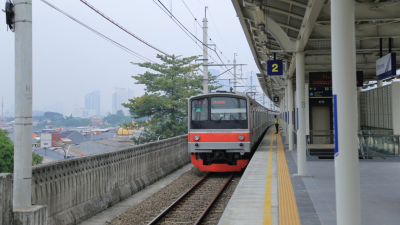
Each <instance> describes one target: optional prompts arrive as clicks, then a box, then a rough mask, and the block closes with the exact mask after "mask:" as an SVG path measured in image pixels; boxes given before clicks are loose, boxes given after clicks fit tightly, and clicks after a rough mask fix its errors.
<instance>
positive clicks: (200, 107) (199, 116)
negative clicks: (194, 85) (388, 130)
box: [192, 98, 208, 121]
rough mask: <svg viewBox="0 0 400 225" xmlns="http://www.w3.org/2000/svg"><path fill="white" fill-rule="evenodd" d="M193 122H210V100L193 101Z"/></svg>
mask: <svg viewBox="0 0 400 225" xmlns="http://www.w3.org/2000/svg"><path fill="white" fill-rule="evenodd" d="M192 120H193V121H201V120H208V99H207V98H201V99H196V100H193V101H192Z"/></svg>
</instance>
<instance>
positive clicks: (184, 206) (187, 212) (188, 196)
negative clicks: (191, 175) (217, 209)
mask: <svg viewBox="0 0 400 225" xmlns="http://www.w3.org/2000/svg"><path fill="white" fill-rule="evenodd" d="M214 176H217V177H215V178H214ZM224 176H226V174H224V175H219V176H218V175H214V174H213V175H210V173H208V174H207V175H206V176H204V177H203V178H202V179H200V180H199V181H198V182H197V183H196V184H194V185H193V186H192V187H191V188H190V189H189V190H188V191H186V192H185V193H184V194H182V195H181V196H180V197H179V198H178V199H177V200H175V201H174V202H173V203H172V204H171V205H170V206H168V207H167V208H166V209H165V210H164V211H162V212H161V213H160V214H159V215H158V216H157V217H155V218H154V219H153V220H152V221H151V222H149V223H148V225H153V224H162V223H163V222H168V221H166V220H171V219H172V220H180V219H181V220H183V221H182V222H187V221H188V220H193V219H192V218H191V217H192V215H193V214H199V216H198V217H197V219H194V220H193V223H194V224H200V223H201V222H202V221H203V219H204V218H205V217H206V216H207V214H208V212H209V210H210V209H211V208H212V207H213V205H214V203H215V202H216V201H217V200H218V198H219V196H220V195H221V193H223V191H224V189H225V187H226V186H228V184H229V181H231V179H232V178H233V176H234V173H232V174H231V175H230V176H229V177H228V178H226V179H225V182H223V184H222V185H221V184H216V183H222V182H221V179H220V178H221V177H224ZM216 185H217V186H216ZM210 187H211V189H213V188H215V187H217V188H218V187H219V188H218V189H217V190H214V189H213V190H208V188H210ZM210 192H211V193H210ZM209 196H213V197H212V198H211V199H210V200H209V201H206V203H208V204H207V205H205V206H204V207H196V206H195V205H196V204H199V203H201V202H202V201H201V200H200V199H199V198H203V197H205V198H207V197H208V198H210V197H209ZM193 203H194V204H193ZM194 208H195V209H194ZM201 210H203V211H202V212H201V213H198V212H199V211H201ZM173 214H176V215H179V217H180V218H179V217H178V218H177V217H176V215H175V217H174V215H173Z"/></svg>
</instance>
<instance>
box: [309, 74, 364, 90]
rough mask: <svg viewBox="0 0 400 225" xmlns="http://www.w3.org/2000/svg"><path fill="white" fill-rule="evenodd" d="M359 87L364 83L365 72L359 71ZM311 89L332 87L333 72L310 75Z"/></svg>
mask: <svg viewBox="0 0 400 225" xmlns="http://www.w3.org/2000/svg"><path fill="white" fill-rule="evenodd" d="M356 82H357V87H362V86H363V82H364V75H363V71H357V80H356ZM309 84H310V87H332V72H313V73H310V74H309Z"/></svg>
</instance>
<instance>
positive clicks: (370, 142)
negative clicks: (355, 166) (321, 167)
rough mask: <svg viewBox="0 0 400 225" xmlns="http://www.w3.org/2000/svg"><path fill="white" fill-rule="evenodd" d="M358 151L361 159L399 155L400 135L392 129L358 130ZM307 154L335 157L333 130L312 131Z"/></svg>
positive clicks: (307, 141) (307, 136) (307, 137)
mask: <svg viewBox="0 0 400 225" xmlns="http://www.w3.org/2000/svg"><path fill="white" fill-rule="evenodd" d="M357 142H358V153H359V156H360V159H373V158H380V159H385V158H386V157H399V147H400V135H393V131H392V130H360V131H358V140H357ZM306 145H307V146H306V148H307V156H318V157H319V158H333V157H334V146H335V145H334V134H333V131H331V130H326V131H315V130H314V131H310V135H306Z"/></svg>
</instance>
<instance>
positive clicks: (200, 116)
mask: <svg viewBox="0 0 400 225" xmlns="http://www.w3.org/2000/svg"><path fill="white" fill-rule="evenodd" d="M200 103H201V104H200ZM247 104H248V102H247V99H245V98H240V97H232V96H207V97H202V98H196V99H192V100H191V102H190V108H191V110H190V111H191V112H190V114H191V115H190V124H189V127H190V129H248V127H249V124H248V119H249V118H248V109H247Z"/></svg>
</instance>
